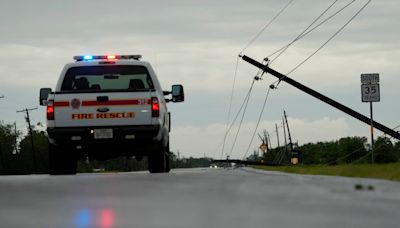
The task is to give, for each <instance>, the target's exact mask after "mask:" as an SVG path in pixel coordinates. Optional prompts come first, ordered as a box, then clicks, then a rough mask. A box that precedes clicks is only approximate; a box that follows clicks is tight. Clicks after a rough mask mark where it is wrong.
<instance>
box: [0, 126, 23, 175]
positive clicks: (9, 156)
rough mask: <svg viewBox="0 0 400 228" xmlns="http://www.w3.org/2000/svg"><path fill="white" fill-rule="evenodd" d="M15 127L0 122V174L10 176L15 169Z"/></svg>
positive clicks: (16, 133) (16, 134) (16, 135)
mask: <svg viewBox="0 0 400 228" xmlns="http://www.w3.org/2000/svg"><path fill="white" fill-rule="evenodd" d="M18 136H19V132H15V131H14V126H13V125H11V124H4V123H3V122H1V121H0V174H10V173H12V170H13V169H14V167H15V164H14V162H15V161H14V157H15V151H16V143H15V142H16V139H17V137H18Z"/></svg>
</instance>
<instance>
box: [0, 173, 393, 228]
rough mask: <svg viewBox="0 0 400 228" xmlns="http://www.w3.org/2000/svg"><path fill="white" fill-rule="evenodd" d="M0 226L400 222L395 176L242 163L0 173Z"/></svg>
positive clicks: (370, 224) (381, 224)
mask: <svg viewBox="0 0 400 228" xmlns="http://www.w3.org/2000/svg"><path fill="white" fill-rule="evenodd" d="M357 188H359V189H357ZM360 188H361V189H360ZM368 188H373V189H370V190H369V189H368ZM0 227H4V228H8V227H18V228H19V227H30V228H35V227H37V228H39V227H40V228H44V227H52V228H56V227H57V228H63V227H68V228H71V227H75V228H89V227H101V228H111V227H139V228H147V227H148V228H154V227H170V228H179V227H182V228H183V227H184V228H191V227H218V228H221V227H226V228H228V227H229V228H232V227H241V228H243V227H285V228H288V227H296V228H301V227H304V228H306V227H307V228H309V227H324V228H328V227H362V228H366V227H400V183H399V182H391V181H384V180H373V179H357V178H343V177H326V176H306V175H294V174H285V173H279V172H264V171H256V170H253V169H250V168H239V169H209V168H205V169H182V170H172V172H171V173H169V174H149V173H148V172H132V173H111V174H79V175H76V176H49V175H28V176H0Z"/></svg>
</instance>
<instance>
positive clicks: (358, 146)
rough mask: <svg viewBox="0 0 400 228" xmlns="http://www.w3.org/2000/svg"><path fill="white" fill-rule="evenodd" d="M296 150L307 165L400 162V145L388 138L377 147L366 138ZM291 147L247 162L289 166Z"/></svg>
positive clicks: (306, 145)
mask: <svg viewBox="0 0 400 228" xmlns="http://www.w3.org/2000/svg"><path fill="white" fill-rule="evenodd" d="M293 151H294V152H295V153H297V154H298V157H299V162H300V164H304V165H317V164H320V165H337V164H350V163H371V162H372V154H373V157H374V158H373V159H374V162H375V163H392V162H399V161H400V142H399V141H397V142H396V143H394V142H392V140H390V139H389V138H387V137H384V136H382V137H378V139H376V141H375V143H374V147H373V148H371V145H370V144H368V143H367V138H366V137H344V138H341V139H339V140H334V141H328V142H317V143H307V144H304V145H302V146H298V145H297V144H296V145H294V149H293ZM292 156H293V155H292V153H291V151H290V146H289V145H287V146H282V147H279V148H274V149H269V150H268V151H267V152H266V153H263V154H262V155H261V156H260V155H258V151H254V153H253V154H252V155H251V156H249V157H248V158H247V159H248V160H257V161H263V162H266V163H272V164H289V163H290V158H291V157H292Z"/></svg>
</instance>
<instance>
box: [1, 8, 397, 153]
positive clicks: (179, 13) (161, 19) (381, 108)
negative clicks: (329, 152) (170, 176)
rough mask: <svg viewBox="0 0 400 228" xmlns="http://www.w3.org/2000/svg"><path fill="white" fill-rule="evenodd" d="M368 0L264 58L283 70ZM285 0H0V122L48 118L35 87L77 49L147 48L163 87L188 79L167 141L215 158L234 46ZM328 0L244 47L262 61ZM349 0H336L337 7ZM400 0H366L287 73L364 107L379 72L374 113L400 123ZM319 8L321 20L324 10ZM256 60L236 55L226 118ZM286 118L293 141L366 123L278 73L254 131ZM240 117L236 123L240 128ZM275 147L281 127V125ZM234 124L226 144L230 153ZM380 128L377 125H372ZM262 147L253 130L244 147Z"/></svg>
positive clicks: (297, 11)
mask: <svg viewBox="0 0 400 228" xmlns="http://www.w3.org/2000/svg"><path fill="white" fill-rule="evenodd" d="M366 1H367V0H364V1H360V0H356V1H355V2H354V3H353V4H352V5H351V6H350V7H348V8H347V9H346V10H345V11H344V12H342V13H340V14H338V15H337V16H336V17H335V18H333V19H332V20H331V21H329V23H327V24H325V25H324V26H321V27H320V28H319V29H317V30H315V31H314V32H312V33H310V34H309V35H308V36H306V37H304V38H303V39H302V40H300V41H298V42H296V43H295V44H294V45H293V46H291V47H290V48H289V49H288V50H287V51H286V52H285V53H284V54H283V55H282V56H281V57H280V58H278V59H277V60H276V61H275V62H274V63H272V64H271V67H272V68H274V69H275V70H277V71H279V72H282V73H287V72H289V71H290V70H291V69H292V68H293V67H294V66H296V65H297V64H298V63H299V62H301V61H302V60H303V59H304V58H306V57H307V56H308V55H310V54H311V53H312V52H313V51H314V50H316V49H317V48H318V47H319V46H320V45H321V44H322V43H323V42H325V41H326V40H327V39H328V38H329V37H330V36H331V35H332V34H333V33H334V32H336V31H337V30H338V29H339V27H340V26H342V25H343V24H344V23H345V22H346V21H347V20H348V19H349V18H350V17H351V16H352V15H354V14H355V12H356V11H357V10H358V9H359V8H360V7H361V6H362V5H363V4H364V3H365V2H366ZM287 2H288V1H278V0H259V1H243V0H237V1H234V0H232V1H227V0H224V1H221V0H219V1H215V0H213V1H211V0H210V1H208V0H206V1H192V0H181V1H166V0H158V1H134V0H129V1H128V0H127V1H103V0H96V1H89V0H88V1H75V0H71V1H54V0H46V1H45V0H36V1H19V0H10V1H7V0H0V15H1V20H0V34H1V35H0V50H1V51H0V79H1V80H0V95H4V96H5V98H4V99H0V120H2V121H4V122H5V123H13V122H14V121H16V122H17V127H18V128H19V129H23V128H26V123H25V120H24V115H23V114H22V113H16V110H20V109H23V108H33V107H39V109H38V110H36V111H33V112H31V114H32V120H33V123H37V122H42V123H43V122H45V118H44V117H45V108H44V107H40V106H39V105H38V94H39V89H40V88H41V87H53V88H54V87H55V83H56V80H57V79H58V76H59V73H60V71H61V69H62V67H63V66H64V65H65V64H66V63H67V62H71V61H72V56H74V55H79V54H108V53H115V54H142V55H143V60H146V61H149V62H150V63H151V64H152V65H153V67H154V68H155V70H156V72H157V74H158V77H159V80H160V81H161V83H162V86H163V88H164V90H167V89H168V88H169V87H170V86H171V85H172V84H175V83H180V84H183V85H184V86H185V92H186V101H185V103H177V104H170V105H169V108H170V110H171V112H172V116H173V117H172V118H173V119H172V124H173V125H172V133H171V149H172V150H173V151H175V152H176V151H178V150H179V152H180V154H181V155H182V156H186V157H189V156H194V157H200V156H203V155H204V154H205V155H206V156H210V157H214V158H219V157H220V156H221V142H222V139H223V136H224V132H225V129H226V122H227V115H228V107H229V98H230V94H231V89H232V84H233V78H234V72H235V65H236V60H237V55H238V54H239V52H240V51H241V50H242V49H243V48H244V47H245V46H246V44H247V43H248V42H249V41H250V40H251V39H252V38H253V37H254V36H255V34H257V33H258V32H259V31H260V30H261V28H262V27H263V26H264V25H266V24H267V23H268V22H269V21H270V20H271V19H272V18H273V17H274V16H275V15H276V14H277V13H278V12H279V11H280V10H281V9H282V7H283V6H284V5H285V4H286V3H287ZM332 2H333V0H329V1H328V0H324V1H320V0H302V1H300V0H295V1H293V3H292V4H291V5H290V6H289V7H288V8H287V10H286V11H284V12H283V13H282V14H281V16H280V17H278V18H277V20H275V21H274V22H273V23H272V24H271V25H270V26H269V27H268V28H267V29H266V31H265V32H264V33H262V35H261V36H260V37H259V38H258V39H257V40H256V41H255V42H254V43H253V44H252V45H250V46H249V47H248V48H247V49H246V50H245V51H244V54H246V55H248V56H250V57H253V58H255V59H257V60H262V59H263V58H265V57H266V56H268V55H269V54H271V53H272V52H274V51H275V50H277V49H279V48H280V47H282V46H283V45H285V44H287V43H289V42H290V41H291V40H293V39H294V38H295V37H296V36H297V35H298V34H299V33H300V32H301V31H302V30H304V29H305V28H306V27H307V26H308V25H309V24H310V23H311V22H312V21H313V20H314V18H316V17H317V16H318V15H319V14H320V13H321V12H322V11H323V10H325V9H326V8H327V7H328V6H329V5H330V4H331V3H332ZM349 2H351V0H339V1H338V2H337V3H336V5H335V6H334V7H333V8H332V9H331V10H330V11H329V12H328V13H327V15H330V14H332V13H333V12H335V11H336V10H338V9H339V8H340V7H342V6H344V5H345V4H347V3H349ZM399 11H400V2H399V1H396V0H379V1H372V2H371V4H369V5H368V7H367V8H366V9H365V10H364V11H363V12H362V13H361V14H360V15H359V16H358V17H357V18H356V19H355V20H354V21H353V22H352V23H350V24H349V25H348V26H347V27H346V28H345V29H344V30H343V31H342V32H341V33H340V34H339V35H338V36H337V37H336V38H335V39H333V40H332V41H331V42H330V43H329V44H328V45H327V46H326V47H325V48H324V49H322V50H321V51H320V52H318V53H317V54H316V55H315V56H314V57H313V58H311V59H310V60H309V61H308V62H306V63H305V64H304V65H303V66H301V67H300V68H299V69H298V70H297V71H295V72H293V73H292V74H291V75H290V77H292V78H293V79H295V80H298V81H299V82H301V83H303V84H305V85H307V86H309V87H311V88H313V89H315V90H317V91H319V92H321V93H323V94H325V95H327V96H328V97H331V98H333V99H335V100H337V101H339V102H342V103H343V104H345V105H347V106H349V107H352V108H354V109H355V110H357V111H359V112H361V113H363V114H364V115H367V116H369V104H367V103H362V102H361V95H360V93H361V91H360V74H361V73H375V72H377V73H380V79H381V83H380V88H381V102H379V103H374V117H375V120H376V121H378V122H380V123H382V124H385V125H387V126H388V127H395V126H397V125H399V124H400V119H399V114H400V107H399V102H398V95H399V92H398V87H399V85H400V77H399V73H400V65H399V63H398V62H399V59H400V35H399V33H400V32H399V28H400V12H399ZM327 15H326V16H324V17H323V18H326V17H327ZM256 73H257V69H256V68H255V67H253V66H251V65H249V64H248V63H246V62H244V61H242V60H239V62H238V71H237V79H236V86H235V90H234V95H233V105H232V113H231V119H232V116H233V115H234V114H235V113H236V112H237V110H238V109H239V106H240V104H241V102H242V100H243V98H244V96H245V94H246V92H247V90H248V89H249V86H250V84H251V81H252V78H253V77H254V76H255V74H256ZM274 79H275V78H272V76H270V75H266V76H264V80H262V81H258V82H256V84H255V86H254V89H253V93H252V95H251V99H250V102H249V105H248V109H247V114H246V116H245V117H244V120H243V124H242V128H241V131H240V132H239V137H238V141H237V143H236V146H235V148H233V152H232V156H231V157H233V158H242V156H243V155H244V153H245V151H246V148H247V147H248V144H249V142H250V136H251V134H252V132H253V130H254V127H255V123H256V122H257V119H258V115H259V113H260V111H261V106H262V102H263V99H264V97H265V94H266V92H267V88H268V86H269V85H270V84H271V83H273V82H274V81H275V80H274ZM283 109H285V110H286V112H287V114H288V116H289V124H290V127H291V131H292V132H291V133H292V138H293V140H294V141H295V142H298V143H299V144H304V143H307V142H317V141H327V140H336V139H339V138H340V137H344V136H368V135H369V129H368V126H367V125H365V124H364V123H361V122H359V121H358V120H355V119H353V118H352V117H348V116H347V115H346V114H344V113H342V112H340V111H337V110H336V109H334V108H332V107H330V106H328V105H326V104H324V103H321V102H320V101H318V100H316V99H315V98H313V97H310V96H309V95H307V94H304V93H303V92H301V91H298V90H296V89H294V88H293V87H291V86H290V85H288V84H285V83H284V82H282V83H281V84H280V85H279V87H278V89H277V90H272V91H271V92H270V96H269V99H268V102H267V106H266V109H265V111H264V114H263V118H262V122H261V124H260V126H259V130H258V131H259V132H261V131H262V130H263V129H266V130H267V131H269V132H270V134H271V140H272V144H273V146H276V144H277V142H276V133H275V123H278V125H282V124H281V121H282V114H283ZM236 126H237V125H236ZM279 131H280V132H279V134H280V140H281V144H282V141H283V131H282V128H280V129H279ZM235 133H236V129H235V128H233V129H232V132H231V134H229V135H228V140H227V143H226V147H225V152H224V156H225V155H226V153H230V150H231V147H232V140H233V138H234V136H235ZM376 134H378V135H380V134H382V133H381V132H379V131H378V132H376ZM259 145H260V141H259V139H258V138H255V139H254V142H253V143H252V145H251V147H250V148H251V151H253V149H256V148H257V147H258V146H259Z"/></svg>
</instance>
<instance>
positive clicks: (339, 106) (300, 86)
mask: <svg viewBox="0 0 400 228" xmlns="http://www.w3.org/2000/svg"><path fill="white" fill-rule="evenodd" d="M242 59H243V60H244V61H246V62H248V63H250V64H251V65H253V66H255V67H257V68H259V69H261V70H262V71H264V72H266V73H269V74H271V75H272V76H274V77H277V78H278V79H279V80H281V81H284V82H286V83H288V84H290V85H292V86H294V87H296V88H297V89H299V90H301V91H303V92H305V93H307V94H309V95H311V96H313V97H315V98H317V99H319V100H321V101H323V102H325V103H327V104H329V105H331V106H333V107H335V108H337V109H339V110H341V111H342V112H344V113H347V114H349V115H351V116H352V117H354V118H356V119H358V120H360V121H362V122H364V123H366V124H368V125H370V124H371V119H370V118H368V117H366V116H364V115H362V114H361V113H358V112H356V111H354V110H353V109H351V108H349V107H347V106H344V105H342V104H340V103H339V102H337V101H335V100H333V99H331V98H329V97H327V96H325V95H323V94H321V93H319V92H317V91H315V90H313V89H311V88H309V87H307V86H305V85H303V84H301V83H299V82H297V81H295V80H293V79H291V78H289V77H287V76H286V75H283V74H281V73H279V72H277V71H275V70H273V69H271V68H269V67H268V65H264V64H262V63H260V62H258V61H256V60H254V59H252V58H250V57H248V56H246V55H243V56H242ZM372 122H373V125H374V127H375V128H377V129H379V130H381V131H382V132H384V133H386V134H388V135H390V136H392V137H394V138H396V139H400V133H399V132H397V131H394V130H392V129H390V128H388V127H386V126H385V125H383V124H380V123H378V122H376V121H372Z"/></svg>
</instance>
